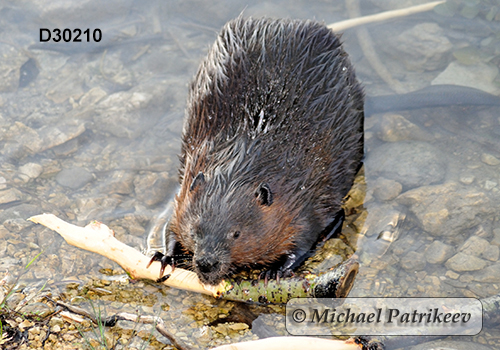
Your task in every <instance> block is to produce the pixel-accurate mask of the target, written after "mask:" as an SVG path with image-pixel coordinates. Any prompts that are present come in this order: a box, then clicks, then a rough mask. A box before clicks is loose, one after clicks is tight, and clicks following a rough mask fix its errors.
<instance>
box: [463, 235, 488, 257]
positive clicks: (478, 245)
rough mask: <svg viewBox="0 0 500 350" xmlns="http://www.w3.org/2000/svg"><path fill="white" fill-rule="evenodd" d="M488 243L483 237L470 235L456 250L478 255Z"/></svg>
mask: <svg viewBox="0 0 500 350" xmlns="http://www.w3.org/2000/svg"><path fill="white" fill-rule="evenodd" d="M489 245H490V243H489V242H488V241H487V240H485V239H484V238H481V237H477V236H472V237H470V238H469V239H468V240H467V241H465V243H464V244H463V245H462V246H461V247H460V249H459V250H458V251H460V252H463V253H465V254H467V255H472V256H480V255H481V254H483V252H484V251H485V250H486V248H488V246H489Z"/></svg>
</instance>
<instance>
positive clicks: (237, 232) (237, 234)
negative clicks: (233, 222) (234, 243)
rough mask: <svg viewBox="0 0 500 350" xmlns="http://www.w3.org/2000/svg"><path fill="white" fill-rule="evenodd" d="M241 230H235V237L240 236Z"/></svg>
mask: <svg viewBox="0 0 500 350" xmlns="http://www.w3.org/2000/svg"><path fill="white" fill-rule="evenodd" d="M240 234H241V232H240V231H234V233H233V238H234V239H236V238H238V237H239V236H240Z"/></svg>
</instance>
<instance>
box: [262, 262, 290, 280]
mask: <svg viewBox="0 0 500 350" xmlns="http://www.w3.org/2000/svg"><path fill="white" fill-rule="evenodd" d="M293 276H294V273H293V271H292V270H291V269H289V268H284V267H283V266H282V267H280V268H278V269H270V270H264V271H262V272H261V273H260V274H259V280H262V279H264V284H265V285H267V282H269V280H276V283H278V284H280V279H281V278H286V277H293Z"/></svg>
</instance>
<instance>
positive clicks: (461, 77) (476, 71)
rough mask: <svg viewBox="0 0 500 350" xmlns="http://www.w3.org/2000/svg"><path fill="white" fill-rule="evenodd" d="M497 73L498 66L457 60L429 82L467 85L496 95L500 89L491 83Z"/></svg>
mask: <svg viewBox="0 0 500 350" xmlns="http://www.w3.org/2000/svg"><path fill="white" fill-rule="evenodd" d="M497 75H498V68H497V67H495V66H493V65H490V64H486V63H482V62H481V63H477V64H474V65H464V64H461V63H458V62H451V63H450V64H449V65H448V67H447V68H446V69H445V70H444V71H443V72H442V73H441V74H439V75H438V76H437V77H436V78H435V79H434V80H433V81H432V83H431V84H432V85H440V84H452V85H461V86H468V87H471V88H475V89H479V90H483V91H486V92H488V93H490V94H493V95H497V94H498V92H499V90H500V89H499V88H498V87H497V86H496V85H495V83H493V80H495V77H496V76H497Z"/></svg>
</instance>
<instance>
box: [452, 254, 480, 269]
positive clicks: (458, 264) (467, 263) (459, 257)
mask: <svg viewBox="0 0 500 350" xmlns="http://www.w3.org/2000/svg"><path fill="white" fill-rule="evenodd" d="M486 265H487V263H486V261H484V260H483V259H480V258H478V257H475V256H472V255H468V254H465V253H462V252H460V253H458V254H455V255H454V256H453V257H452V258H450V259H449V260H448V261H447V262H446V264H445V266H446V268H448V269H450V270H453V271H457V272H463V271H477V270H481V269H483V268H484V267H485V266H486Z"/></svg>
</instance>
